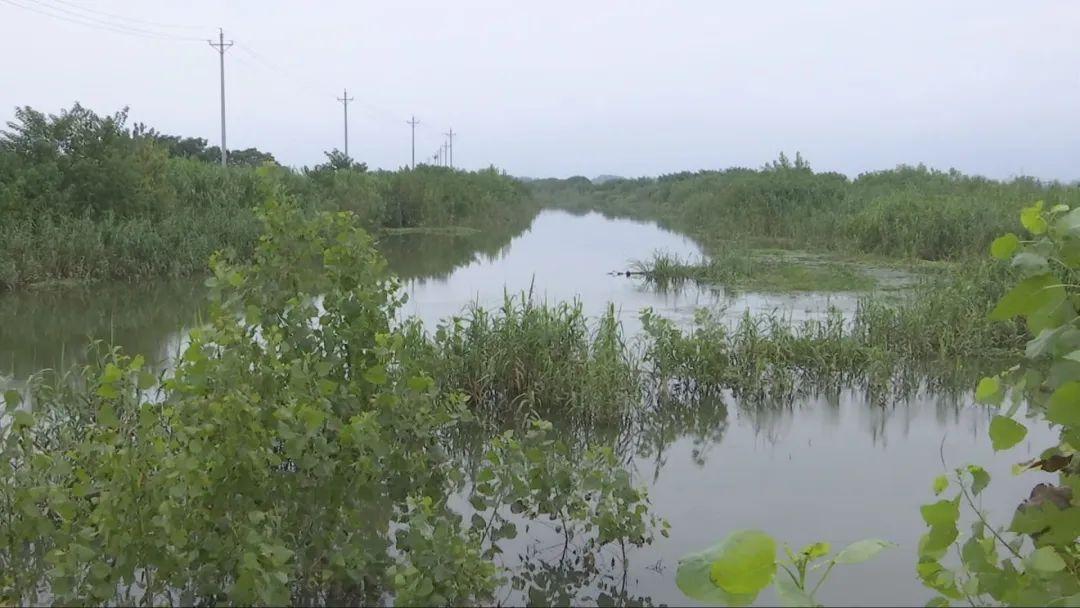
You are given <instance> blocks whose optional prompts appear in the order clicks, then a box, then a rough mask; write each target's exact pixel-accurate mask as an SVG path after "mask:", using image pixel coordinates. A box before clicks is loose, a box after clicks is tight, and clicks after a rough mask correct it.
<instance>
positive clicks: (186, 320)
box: [0, 280, 205, 379]
mask: <svg viewBox="0 0 1080 608" xmlns="http://www.w3.org/2000/svg"><path fill="white" fill-rule="evenodd" d="M204 301H205V289H204V288H203V286H202V281H198V280H182V281H162V282H153V283H143V284H138V285H130V284H104V285H94V286H89V287H82V288H69V289H63V290H43V291H24V292H16V293H9V294H5V295H3V296H0V375H5V376H11V377H14V378H16V379H24V378H26V377H27V376H29V375H30V374H32V373H34V372H37V371H39V370H42V369H58V370H63V369H70V368H72V367H76V366H81V365H83V364H84V363H86V350H87V347H88V344H89V343H90V342H91V341H92V340H101V341H103V342H105V343H107V344H110V345H118V346H121V347H123V349H124V350H125V351H126V352H129V353H140V354H142V355H143V356H144V357H145V358H146V359H147V362H148V363H149V364H150V365H152V366H160V365H163V364H164V363H165V362H167V361H168V360H169V359H170V358H171V357H172V356H174V355H175V353H176V351H177V349H178V347H179V344H180V340H181V336H183V335H185V334H186V333H187V330H188V329H189V328H191V327H192V326H193V324H194V323H195V322H196V321H197V319H198V317H199V316H200V314H201V312H202V310H203V305H204Z"/></svg>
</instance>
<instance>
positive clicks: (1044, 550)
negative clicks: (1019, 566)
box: [1024, 547, 1065, 574]
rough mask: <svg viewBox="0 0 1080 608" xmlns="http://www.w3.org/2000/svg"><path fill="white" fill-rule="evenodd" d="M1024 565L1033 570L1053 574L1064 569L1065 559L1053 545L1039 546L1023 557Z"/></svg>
mask: <svg viewBox="0 0 1080 608" xmlns="http://www.w3.org/2000/svg"><path fill="white" fill-rule="evenodd" d="M1024 565H1025V566H1027V568H1028V569H1029V570H1034V571H1035V572H1039V573H1043V574H1053V573H1055V572H1061V571H1062V570H1064V569H1065V560H1063V559H1061V556H1060V555H1058V553H1057V551H1055V550H1054V548H1053V547H1040V548H1038V549H1036V550H1035V551H1034V552H1033V553H1032V554H1031V555H1028V556H1027V557H1025V558H1024Z"/></svg>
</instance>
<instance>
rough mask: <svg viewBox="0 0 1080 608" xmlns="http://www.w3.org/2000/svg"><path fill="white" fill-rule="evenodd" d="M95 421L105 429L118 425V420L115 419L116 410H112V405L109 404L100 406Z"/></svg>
mask: <svg viewBox="0 0 1080 608" xmlns="http://www.w3.org/2000/svg"><path fill="white" fill-rule="evenodd" d="M97 421H98V423H100V424H104V425H105V426H107V427H115V426H116V425H118V424H120V419H118V418H117V417H116V410H114V409H113V406H112V404H111V403H109V402H105V403H103V404H102V405H101V409H99V410H98V415H97Z"/></svg>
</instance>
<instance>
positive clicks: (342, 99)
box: [337, 89, 353, 158]
mask: <svg viewBox="0 0 1080 608" xmlns="http://www.w3.org/2000/svg"><path fill="white" fill-rule="evenodd" d="M337 100H338V101H340V102H341V105H343V106H345V158H349V102H350V101H352V100H353V98H352V97H349V90H348V89H344V91H343V92H342V94H341V97H338V98H337Z"/></svg>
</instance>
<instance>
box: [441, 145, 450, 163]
mask: <svg viewBox="0 0 1080 608" xmlns="http://www.w3.org/2000/svg"><path fill="white" fill-rule="evenodd" d="M440 149H441V150H442V159H443V166H444V167H449V166H450V165H449V164H447V154H446V142H445V141H444V142H443V143H442V148H440Z"/></svg>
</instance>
